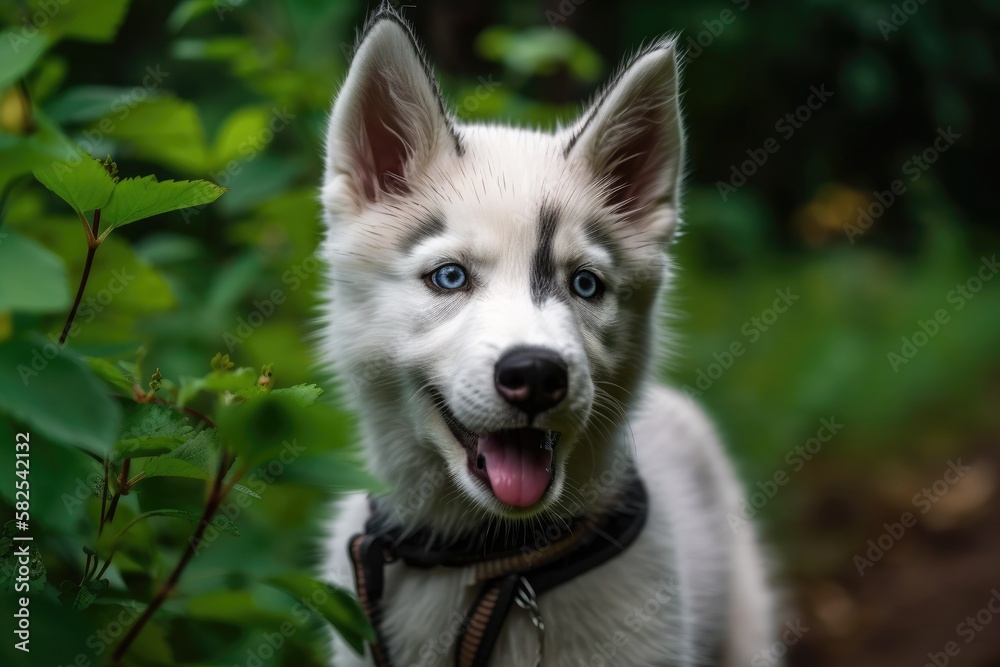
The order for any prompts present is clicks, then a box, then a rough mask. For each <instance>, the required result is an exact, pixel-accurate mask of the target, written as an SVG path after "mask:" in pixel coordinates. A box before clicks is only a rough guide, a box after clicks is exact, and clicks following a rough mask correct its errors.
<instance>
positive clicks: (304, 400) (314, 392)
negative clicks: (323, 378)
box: [271, 384, 323, 406]
mask: <svg viewBox="0 0 1000 667" xmlns="http://www.w3.org/2000/svg"><path fill="white" fill-rule="evenodd" d="M322 393H323V390H322V389H320V388H319V387H317V386H316V385H314V384H297V385H293V386H291V387H282V388H281V389H275V390H273V391H272V392H271V394H272V395H274V396H288V397H289V398H291V399H292V400H294V401H295V402H297V403H298V404H299V405H303V406H306V405H312V404H313V403H315V402H316V399H318V398H319V397H320V394H322Z"/></svg>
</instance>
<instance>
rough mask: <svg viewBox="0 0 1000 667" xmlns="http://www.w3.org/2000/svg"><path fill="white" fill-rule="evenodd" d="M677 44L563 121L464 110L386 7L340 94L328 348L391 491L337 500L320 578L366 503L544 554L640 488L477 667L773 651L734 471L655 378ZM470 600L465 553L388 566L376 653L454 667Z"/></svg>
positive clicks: (457, 537) (677, 183) (674, 194)
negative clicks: (589, 552) (576, 571)
mask: <svg viewBox="0 0 1000 667" xmlns="http://www.w3.org/2000/svg"><path fill="white" fill-rule="evenodd" d="M676 48H677V47H676V42H675V41H674V40H673V39H669V38H665V39H661V40H658V41H655V42H653V43H651V44H649V45H648V46H646V47H645V48H643V49H642V50H641V51H640V52H638V53H637V54H636V55H635V56H634V57H633V58H631V59H630V60H629V61H628V62H627V64H625V65H624V66H623V67H622V68H621V70H620V71H619V72H618V73H617V74H616V75H615V76H614V77H613V79H612V80H611V81H610V83H609V84H608V85H607V87H606V88H605V89H604V91H603V92H602V93H600V94H599V95H598V96H597V97H596V99H595V100H594V102H593V103H592V104H591V105H590V107H589V108H588V109H587V110H586V111H585V112H584V113H583V114H582V115H581V117H580V118H579V119H578V120H577V121H576V122H575V123H573V124H572V125H570V126H568V127H564V128H559V129H557V130H556V131H554V132H541V131H538V130H536V129H524V128H516V127H509V126H505V125H485V124H464V123H459V122H458V121H457V120H456V119H455V118H454V117H453V116H452V115H451V113H450V112H449V111H448V109H447V106H446V104H445V103H444V102H443V101H442V98H441V96H440V94H439V90H438V86H437V83H436V81H435V79H434V76H433V74H432V73H431V70H430V67H429V65H428V64H427V62H426V60H425V59H424V57H423V55H422V51H421V48H420V47H419V46H418V45H417V43H416V41H415V39H414V37H413V34H412V32H411V29H410V28H409V26H408V25H407V23H406V22H405V21H404V20H402V19H401V18H400V17H399V15H398V14H396V13H395V12H394V11H393V10H392V9H390V8H387V7H383V8H381V9H380V10H378V12H377V13H376V14H375V15H374V16H373V17H372V18H371V19H370V20H369V22H368V25H367V26H366V28H365V29H364V31H363V32H362V35H361V37H360V38H359V42H358V46H357V50H356V54H355V56H354V59H353V62H352V64H351V66H350V71H349V73H348V75H347V78H346V80H345V81H344V83H343V86H342V87H341V89H340V92H339V94H338V96H337V98H336V101H335V103H334V106H333V112H332V116H331V119H330V125H329V135H328V139H327V146H326V173H325V180H324V183H323V189H322V203H323V207H324V211H325V220H326V224H327V226H328V234H327V238H326V240H325V242H324V243H323V245H322V249H321V254H322V255H323V258H324V259H325V260H326V261H327V262H328V264H329V267H330V276H329V277H330V280H329V286H328V291H327V293H326V301H325V303H327V304H328V305H327V306H326V307H325V311H324V328H323V330H322V332H321V333H322V351H323V354H324V358H325V360H326V362H327V363H329V365H330V367H331V368H332V369H333V370H334V371H335V373H336V374H337V376H338V377H339V378H340V380H342V381H343V382H344V385H345V386H344V391H343V393H344V398H345V400H346V402H347V403H348V405H349V407H350V408H351V409H352V410H353V411H354V413H355V414H357V416H358V418H359V429H360V438H361V441H362V445H363V449H364V452H365V455H366V457H367V463H368V465H369V467H370V470H371V471H372V472H373V473H374V475H375V476H376V477H378V478H379V479H381V480H382V481H384V482H385V483H386V486H387V488H388V490H387V491H385V492H384V493H382V494H379V495H377V497H375V498H373V499H371V500H370V499H368V498H366V497H363V496H360V495H359V496H350V497H347V498H346V499H344V500H342V501H341V503H340V504H339V506H338V507H337V509H336V511H335V516H336V518H335V519H334V521H333V523H332V526H331V530H330V536H329V538H328V541H327V543H326V551H327V554H328V557H327V561H326V576H327V577H328V579H329V580H331V581H334V582H336V583H338V584H340V585H343V586H345V587H347V588H349V589H351V590H355V585H354V579H353V574H352V572H353V563H352V560H351V558H350V557H349V554H348V544H349V542H350V541H351V538H352V536H353V535H355V534H358V533H364V532H365V531H366V522H368V520H369V519H370V518H371V514H372V512H373V508H374V510H375V511H377V512H378V513H379V515H380V517H381V519H380V520H381V521H382V522H383V523H384V524H391V525H392V526H394V527H395V528H396V531H397V532H396V534H397V535H402V536H407V535H414V534H417V533H423V534H427V535H430V536H431V537H432V538H433V539H434V540H435V544H439V545H448V544H464V543H468V540H469V538H470V537H473V538H475V537H476V536H477V535H478V536H481V537H494V538H498V539H507V540H510V539H511V536H512V535H513V536H517V535H522V536H524V537H523V540H524V542H525V543H524V544H523V548H524V550H525V551H526V552H530V551H531V550H537V551H538V553H543V552H544V549H545V547H546V544H547V539H548V538H547V537H546V535H547V534H548V532H549V531H551V530H552V529H553V527H558V526H560V525H567V524H568V523H569V522H570V521H571V520H572V519H573V518H574V517H579V516H581V515H600V514H601V513H607V512H615V511H618V512H622V511H625V512H627V511H628V508H622V507H619V506H618V505H619V504H620V503H621V500H620V499H621V498H622V494H623V489H625V488H626V487H629V485H634V484H636V476H638V478H639V479H641V480H642V482H643V483H644V486H645V489H646V492H647V493H648V503H647V504H646V507H647V509H646V513H647V516H646V518H645V523H644V527H643V528H642V531H641V533H640V534H639V535H638V537H637V538H636V539H635V540H634V542H633V543H631V544H630V545H629V546H628V547H627V548H625V549H624V551H623V552H621V553H620V554H618V555H617V556H616V557H614V558H612V559H610V560H608V561H607V562H605V563H603V564H601V565H600V566H598V567H596V568H593V569H591V570H589V571H587V572H585V573H583V574H581V575H580V576H577V577H575V578H573V579H572V580H571V581H568V582H566V583H564V584H562V585H560V586H557V587H555V588H553V589H552V590H549V591H547V592H545V593H544V594H540V595H539V596H538V598H537V605H538V614H540V618H541V619H542V621H543V623H544V630H539V629H538V628H537V627H535V625H534V624H533V620H532V618H533V617H532V615H531V614H528V613H526V612H525V611H524V610H522V609H520V608H517V607H512V609H511V611H510V612H509V613H508V614H507V616H506V618H505V620H504V621H503V626H502V632H501V633H500V634H499V635H498V637H497V639H496V643H495V645H494V647H493V649H492V653H491V657H490V662H489V664H490V665H492V666H494V667H509V666H513V667H520V666H522V665H524V666H530V665H533V664H536V660H538V659H539V656H540V664H541V665H544V667H556V666H565V667H570V666H573V667H578V666H585V665H626V666H638V665H644V666H645V665H656V666H667V665H677V666H694V665H726V666H735V665H750V664H751V663H752V661H754V658H755V656H758V657H757V660H758V661H759V660H760V659H761V658H760V656H759V654H760V652H761V651H762V650H763V649H765V648H766V647H769V646H770V645H771V640H772V637H771V634H772V609H771V596H770V594H769V592H768V589H767V587H766V585H765V575H764V568H763V563H762V558H761V555H760V553H759V552H758V547H757V545H756V542H755V536H754V532H753V527H752V526H743V527H742V528H738V529H734V528H731V527H730V526H729V524H728V523H727V520H726V516H727V514H728V513H734V514H736V513H738V512H739V502H740V498H741V489H740V486H739V484H738V482H737V480H736V477H735V475H734V473H733V470H732V469H731V467H730V464H729V462H728V461H727V458H726V456H725V455H724V453H723V450H722V448H721V446H720V443H719V441H718V439H717V437H716V435H715V433H714V431H713V428H712V425H711V424H710V423H709V421H708V420H707V419H706V417H705V416H704V415H703V414H702V412H701V411H699V410H698V408H697V407H695V406H694V405H693V404H692V402H691V401H690V400H689V399H688V398H687V397H685V396H684V395H682V394H681V393H679V392H677V391H675V390H672V389H668V388H666V387H664V386H661V385H659V384H657V383H656V382H655V380H654V378H653V375H654V370H655V369H656V367H657V364H658V354H659V352H660V351H661V347H662V346H661V345H659V343H660V342H661V341H662V336H661V332H660V325H661V320H662V319H663V317H662V315H661V313H660V310H659V305H660V301H661V298H660V297H661V295H662V294H663V292H664V289H665V287H667V285H668V284H669V281H670V276H671V272H670V243H671V241H672V239H673V238H674V237H675V235H676V233H677V228H678V224H679V222H680V212H681V202H680V194H681V180H682V176H683V169H684V130H683V126H682V122H681V109H680V93H679V85H680V83H679V73H678V64H677V55H676ZM369 528H370V526H369ZM478 590H479V586H478V585H476V584H473V583H471V580H470V578H469V573H468V571H467V570H466V569H463V568H455V567H432V568H416V567H410V566H409V565H407V564H406V563H401V562H395V563H390V564H388V565H386V567H385V580H384V591H383V593H382V599H381V603H382V613H381V614H380V619H379V628H380V632H381V634H382V636H383V637H384V643H385V647H384V648H385V650H386V652H387V654H388V655H389V656H390V658H391V664H392V665H394V666H395V667H405V666H410V665H421V666H424V667H434V666H443V665H453V664H456V658H455V654H456V650H457V649H456V643H457V641H458V638H459V636H460V635H461V633H462V632H463V630H464V627H463V623H464V618H465V613H466V610H467V609H468V608H469V605H470V604H471V603H472V602H473V601H474V600H475V599H476V594H477V592H478ZM543 642H544V651H541V648H542V643H543ZM334 652H335V657H334V664H336V665H341V666H345V667H346V666H356V665H371V664H373V661H372V655H371V654H372V650H371V649H369V650H368V654H367V655H366V656H360V657H359V656H358V655H356V654H355V653H354V652H353V651H352V650H351V649H350V648H348V647H346V645H344V644H343V643H342V642H341V641H340V640H338V639H335V646H334ZM768 655H769V654H768ZM754 664H756V663H754ZM762 664H763V663H762Z"/></svg>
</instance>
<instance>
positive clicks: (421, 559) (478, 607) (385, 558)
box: [348, 478, 649, 667]
mask: <svg viewBox="0 0 1000 667" xmlns="http://www.w3.org/2000/svg"><path fill="white" fill-rule="evenodd" d="M621 501H622V503H621V504H622V505H623V506H624V507H626V508H627V509H628V511H626V510H619V511H617V512H614V513H611V514H608V515H605V516H604V517H601V518H599V517H586V518H584V519H582V520H580V521H579V522H577V523H575V524H574V525H573V527H572V529H571V530H570V533H569V534H568V535H566V536H565V537H563V538H561V539H559V540H556V541H554V542H552V543H551V544H550V545H548V549H546V550H545V551H543V552H538V551H535V552H527V553H523V552H522V553H518V554H516V555H514V554H512V553H510V552H507V553H501V554H499V557H493V558H492V559H491V558H489V556H488V555H487V556H483V555H470V554H467V553H459V554H454V553H452V554H445V553H440V554H438V553H435V554H434V555H433V556H430V555H429V553H428V551H427V550H426V547H425V549H424V551H423V554H422V555H421V556H418V555H417V554H418V553H419V550H418V549H415V548H413V545H403V544H393V545H392V546H390V541H389V540H388V538H387V537H386V536H385V535H384V534H383V533H379V532H369V533H365V534H359V535H355V536H354V537H352V538H351V540H350V543H349V548H348V552H349V554H350V557H351V562H352V564H353V565H354V581H355V585H356V587H357V592H358V601H359V602H360V604H361V607H362V609H364V612H365V615H366V616H368V620H369V622H370V623H371V624H372V627H373V628H374V630H375V641H374V642H371V643H370V647H371V656H372V660H373V661H374V662H375V665H376V667H392V661H391V659H390V656H389V655H388V649H387V647H388V644H387V643H386V641H385V637H384V635H383V633H382V628H381V620H382V618H381V616H382V607H381V601H382V594H383V591H384V584H385V565H386V564H387V563H389V562H393V561H394V560H396V559H397V558H402V560H404V561H405V562H406V564H407V565H410V566H414V567H420V568H428V567H441V566H444V567H464V566H468V565H474V570H473V571H474V575H475V577H474V580H475V581H477V582H484V584H483V586H482V588H481V589H480V591H479V594H478V595H476V598H475V600H474V601H473V603H472V605H471V606H470V607H469V610H468V612H467V613H466V617H465V623H464V625H463V628H464V629H463V630H462V633H461V635H460V636H459V637H458V641H457V645H456V648H455V667H487V665H488V663H489V659H490V655H491V654H492V652H493V648H494V646H495V645H496V642H497V639H498V638H499V636H500V630H501V629H502V627H503V623H504V620H505V619H506V618H507V613H508V612H509V611H510V607H511V604H512V603H513V602H514V599H515V597H516V595H517V593H518V590H519V589H520V588H521V587H522V586H525V587H527V588H529V589H531V590H533V591H534V594H537V595H540V594H541V593H543V592H545V591H547V590H550V589H552V588H555V587H557V586H559V585H561V584H564V583H566V582H567V581H569V580H571V579H574V578H576V577H578V576H580V575H581V574H584V573H586V572H588V571H590V570H592V569H594V568H596V567H598V566H600V565H602V564H603V563H605V562H607V561H609V560H611V559H612V558H614V557H615V556H617V555H618V554H620V553H621V552H622V551H624V550H625V549H626V548H627V547H628V546H629V545H630V544H632V542H634V541H635V539H636V538H637V537H638V536H639V534H640V533H641V532H642V528H643V526H644V525H645V523H646V514H647V511H648V505H649V503H648V497H647V495H646V489H645V487H644V486H643V484H642V482H641V480H639V479H638V478H636V479H635V481H634V482H633V483H632V484H631V486H630V487H629V488H628V489H627V490H626V492H625V494H624V496H623V497H622V499H621Z"/></svg>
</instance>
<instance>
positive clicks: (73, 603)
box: [59, 579, 111, 611]
mask: <svg viewBox="0 0 1000 667" xmlns="http://www.w3.org/2000/svg"><path fill="white" fill-rule="evenodd" d="M110 586H111V581H110V580H108V579H99V580H97V581H88V582H87V583H86V585H84V586H80V585H78V584H74V583H72V582H69V581H66V582H63V585H62V587H61V588H62V591H60V593H59V599H60V600H61V601H62V602H63V604H68V605H69V607H70V609H73V610H74V611H83V610H84V609H86V608H87V607H89V606H90V605H92V604H93V603H94V601H95V600H96V599H97V596H98V595H100V594H101V593H103V592H105V591H106V590H108V588H109V587H110Z"/></svg>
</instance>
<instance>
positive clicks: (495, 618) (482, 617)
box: [455, 481, 648, 667]
mask: <svg viewBox="0 0 1000 667" xmlns="http://www.w3.org/2000/svg"><path fill="white" fill-rule="evenodd" d="M628 500H629V501H630V502H635V503H637V504H638V507H640V508H641V510H640V511H638V512H636V513H635V514H616V515H613V516H612V517H610V518H609V520H608V521H607V523H606V525H605V529H606V530H607V532H610V533H611V534H612V535H613V536H614V537H611V536H609V535H608V534H607V533H605V534H604V535H601V534H598V533H596V532H592V533H591V534H590V536H589V537H590V539H589V540H588V541H587V542H586V543H584V544H583V545H582V546H581V547H580V548H579V549H577V550H576V551H573V552H572V553H570V554H568V555H566V556H563V557H562V558H558V559H555V560H550V561H548V562H547V563H545V564H544V565H542V566H541V567H538V568H536V569H534V570H530V571H528V572H525V573H524V574H519V573H517V572H512V573H509V574H507V575H506V576H504V577H500V578H496V579H493V580H492V581H489V582H487V583H486V585H485V586H483V588H482V590H481V591H480V593H479V595H478V596H477V597H476V600H475V601H474V602H473V603H472V606H471V607H470V608H469V611H468V613H467V614H466V617H465V628H466V629H465V632H464V633H463V634H462V636H461V637H460V638H459V645H458V650H457V651H456V652H455V667H486V665H487V663H488V662H489V658H490V655H491V654H492V653H493V647H494V646H495V645H496V641H497V639H498V638H499V636H500V629H501V628H502V627H503V622H504V620H506V618H507V612H508V611H509V610H510V605H511V603H512V602H513V601H514V596H515V595H516V593H517V591H518V588H519V587H520V586H521V581H522V579H523V580H525V581H526V582H527V583H528V585H529V586H530V588H531V589H533V590H534V593H535V594H536V595H541V594H542V593H544V592H545V591H547V590H550V589H552V588H555V587H557V586H560V585H562V584H564V583H566V582H567V581H570V580H571V579H575V578H576V577H578V576H580V575H581V574H585V573H587V572H589V571H590V570H592V569H594V568H596V567H598V566H600V565H603V564H604V563H606V562H607V561H609V560H611V559H612V558H614V557H615V556H617V555H618V554H620V553H621V552H622V551H624V550H625V549H626V548H627V547H628V546H629V545H630V544H632V542H634V541H635V539H636V538H637V537H638V536H639V533H641V532H642V528H643V526H644V525H645V523H646V509H647V504H648V503H647V496H646V489H645V487H644V486H643V485H642V483H641V482H638V481H637V482H636V484H635V485H634V486H633V488H632V489H630V493H629V494H628ZM601 532H602V533H603V532H605V531H601Z"/></svg>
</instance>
